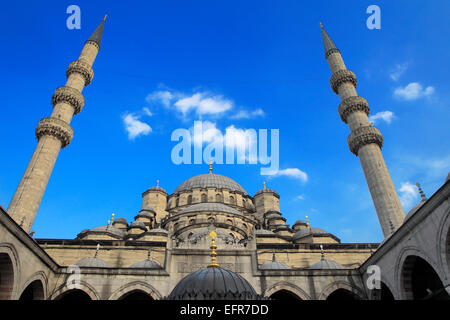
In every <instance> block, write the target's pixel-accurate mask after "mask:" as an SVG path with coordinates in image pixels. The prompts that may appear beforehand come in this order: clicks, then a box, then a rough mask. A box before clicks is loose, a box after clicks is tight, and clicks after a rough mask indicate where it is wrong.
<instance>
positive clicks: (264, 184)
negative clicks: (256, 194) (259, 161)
mask: <svg viewBox="0 0 450 320" xmlns="http://www.w3.org/2000/svg"><path fill="white" fill-rule="evenodd" d="M263 184H264V189H265V188H266V182H265V181H264V183H263Z"/></svg>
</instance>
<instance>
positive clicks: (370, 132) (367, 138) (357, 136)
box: [347, 126, 383, 156]
mask: <svg viewBox="0 0 450 320" xmlns="http://www.w3.org/2000/svg"><path fill="white" fill-rule="evenodd" d="M347 142H348V146H349V148H350V151H351V152H352V153H353V154H354V155H356V156H357V155H358V151H359V149H360V148H361V147H362V146H365V145H366V144H370V143H376V144H377V145H378V146H379V147H380V149H381V147H383V136H382V135H381V132H380V130H378V129H377V128H375V127H372V126H364V127H359V128H357V129H355V130H354V131H352V133H350V135H349V136H348V138H347Z"/></svg>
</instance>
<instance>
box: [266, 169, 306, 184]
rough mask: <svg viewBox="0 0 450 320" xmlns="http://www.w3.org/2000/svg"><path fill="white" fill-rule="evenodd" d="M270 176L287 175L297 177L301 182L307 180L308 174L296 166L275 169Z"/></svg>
mask: <svg viewBox="0 0 450 320" xmlns="http://www.w3.org/2000/svg"><path fill="white" fill-rule="evenodd" d="M271 176H272V177H281V176H288V177H292V178H295V179H298V180H300V181H302V182H306V181H308V175H307V174H306V172H303V171H301V170H300V169H298V168H287V169H282V170H277V171H276V172H274V173H273V174H272V175H271Z"/></svg>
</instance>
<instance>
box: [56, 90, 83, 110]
mask: <svg viewBox="0 0 450 320" xmlns="http://www.w3.org/2000/svg"><path fill="white" fill-rule="evenodd" d="M59 102H65V103H67V104H70V105H71V106H72V107H73V110H74V114H78V113H79V112H80V111H81V109H82V108H83V106H84V97H83V95H82V94H81V93H80V92H79V91H78V90H77V89H74V88H71V87H66V86H64V87H59V88H58V89H56V90H55V93H54V94H53V97H52V104H53V106H56V104H57V103H59Z"/></svg>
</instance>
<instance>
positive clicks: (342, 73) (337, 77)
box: [330, 69, 358, 94]
mask: <svg viewBox="0 0 450 320" xmlns="http://www.w3.org/2000/svg"><path fill="white" fill-rule="evenodd" d="M344 82H351V83H353V85H354V86H355V87H356V85H357V84H358V82H357V81H356V76H355V74H354V73H353V72H352V71H350V70H347V69H343V70H339V71H337V72H335V73H334V74H333V75H332V76H331V78H330V85H331V89H333V91H334V93H336V94H338V88H339V86H340V85H341V84H343V83H344Z"/></svg>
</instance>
